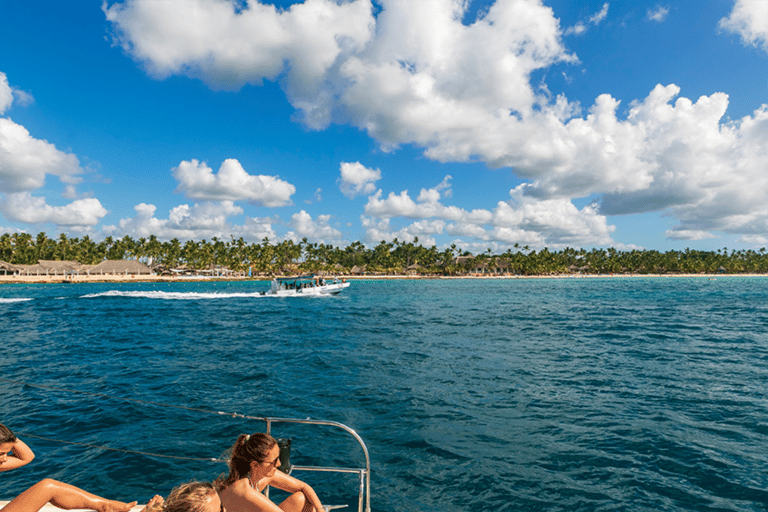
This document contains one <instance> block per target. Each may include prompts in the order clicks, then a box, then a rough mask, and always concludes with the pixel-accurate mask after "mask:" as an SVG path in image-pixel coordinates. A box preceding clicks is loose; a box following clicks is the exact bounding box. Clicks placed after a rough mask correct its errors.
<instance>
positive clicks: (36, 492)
mask: <svg viewBox="0 0 768 512" xmlns="http://www.w3.org/2000/svg"><path fill="white" fill-rule="evenodd" d="M49 502H50V503H51V504H53V505H55V506H57V507H59V508H63V509H66V510H70V509H73V508H85V509H90V510H96V511H97V512H128V510H130V509H131V507H133V506H134V505H136V502H135V501H134V502H133V503H123V502H121V501H112V500H107V499H104V498H102V497H100V496H96V495H95V494H91V493H89V492H87V491H84V490H82V489H80V488H78V487H75V486H74V485H69V484H65V483H63V482H59V481H57V480H53V479H51V478H46V479H45V480H41V481H39V482H37V483H36V484H35V485H33V486H32V487H30V488H29V489H27V490H26V491H24V492H23V493H21V494H19V495H18V496H17V497H16V498H14V499H13V500H12V501H11V502H10V503H8V505H6V506H5V507H3V508H2V510H1V512H38V511H39V510H40V509H41V508H43V507H44V506H45V504H46V503H49Z"/></svg>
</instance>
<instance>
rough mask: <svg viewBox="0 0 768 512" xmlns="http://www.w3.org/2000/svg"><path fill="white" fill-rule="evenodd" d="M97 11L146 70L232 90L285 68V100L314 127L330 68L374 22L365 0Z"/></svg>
mask: <svg viewBox="0 0 768 512" xmlns="http://www.w3.org/2000/svg"><path fill="white" fill-rule="evenodd" d="M102 9H103V10H104V13H105V14H106V17H107V20H109V21H110V22H112V24H113V27H114V29H115V34H114V36H115V40H116V42H117V43H118V44H120V45H121V46H122V48H123V49H124V50H125V51H126V52H127V53H128V54H130V55H131V56H133V57H134V58H135V59H136V60H138V61H140V62H141V63H142V64H143V65H144V66H146V68H147V70H148V71H149V73H151V74H152V75H155V76H157V77H160V78H162V77H166V76H169V75H172V74H181V75H187V76H190V77H195V78H200V79H202V80H203V81H205V82H206V83H208V84H209V85H210V86H212V87H213V88H217V89H229V90H233V89H238V88H240V87H241V86H243V85H244V84H261V83H262V80H264V79H268V80H274V79H277V78H279V77H280V76H281V75H283V74H284V75H285V80H284V83H285V84H286V89H287V92H288V93H289V95H290V97H291V98H292V101H294V102H295V103H296V104H298V105H304V107H305V108H303V111H304V113H305V115H306V119H307V122H311V123H313V124H317V125H324V124H327V123H328V115H329V112H328V111H327V108H326V107H327V102H328V101H330V100H331V98H329V97H328V96H327V90H326V89H325V88H324V87H326V86H327V85H328V84H329V83H331V81H330V80H329V76H328V74H329V72H330V70H331V68H332V67H333V66H334V65H335V64H336V63H337V61H338V59H339V58H340V56H341V55H344V54H348V53H350V52H352V51H357V50H359V49H360V48H361V47H362V46H363V45H364V44H365V43H366V42H367V41H368V40H369V39H370V37H371V36H372V33H373V27H374V18H373V7H372V5H371V2H370V1H369V0H354V1H348V2H337V1H336V0H307V1H305V2H303V3H300V4H294V5H292V6H291V7H290V8H288V9H285V10H282V9H281V10H278V9H277V8H276V7H275V6H274V5H271V4H266V3H260V2H257V1H249V2H247V4H246V5H244V6H242V8H238V7H237V6H236V4H235V3H234V2H229V1H221V0H164V1H162V2H158V1H156V0H126V1H125V2H122V3H115V4H113V5H112V6H107V4H106V2H104V4H103V7H102Z"/></svg>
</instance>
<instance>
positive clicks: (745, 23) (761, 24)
mask: <svg viewBox="0 0 768 512" xmlns="http://www.w3.org/2000/svg"><path fill="white" fill-rule="evenodd" d="M720 28H722V29H724V30H728V31H730V32H733V33H734V34H738V35H740V36H741V39H742V41H744V44H747V45H749V46H761V47H762V48H763V50H764V51H766V52H768V2H765V1H764V0H736V3H735V4H734V6H733V10H732V11H731V13H730V15H729V16H728V17H727V18H723V19H721V20H720Z"/></svg>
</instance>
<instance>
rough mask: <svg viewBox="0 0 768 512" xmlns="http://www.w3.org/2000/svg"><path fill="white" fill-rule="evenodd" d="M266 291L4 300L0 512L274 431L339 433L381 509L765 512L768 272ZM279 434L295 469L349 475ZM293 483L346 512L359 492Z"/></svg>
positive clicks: (175, 288)
mask: <svg viewBox="0 0 768 512" xmlns="http://www.w3.org/2000/svg"><path fill="white" fill-rule="evenodd" d="M268 286H269V283H267V282H253V281H251V282H213V281H211V282H184V283H173V284H167V283H163V284H154V283H129V284H62V285H3V286H0V422H2V423H4V424H6V425H8V426H9V427H10V428H12V429H13V430H14V431H16V432H17V433H18V434H19V436H20V437H21V438H22V439H24V440H25V441H26V442H27V443H28V444H29V445H30V446H31V447H32V448H33V450H34V451H35V452H36V454H37V458H36V460H35V461H34V462H32V463H31V464H30V465H28V466H26V467H24V468H22V469H19V470H16V471H12V472H9V473H3V474H2V475H0V499H10V498H12V497H14V496H16V494H18V493H19V492H20V491H21V490H23V489H24V488H26V487H27V486H29V485H31V484H32V483H34V482H36V481H37V480H39V479H41V478H44V477H53V478H56V479H59V480H62V481H65V482H69V483H72V484H75V485H78V486H81V487H84V488H86V489H88V490H91V491H93V492H96V493H98V494H102V495H105V496H107V497H111V498H116V499H122V500H126V501H128V500H134V499H136V500H139V501H144V502H145V501H146V500H147V499H149V498H150V497H151V496H153V495H154V494H156V493H159V494H163V495H167V493H168V491H169V490H170V489H171V488H172V487H173V486H175V485H177V484H179V483H182V482H186V481H189V480H192V479H198V480H211V479H213V478H215V477H216V476H218V475H220V474H221V473H223V472H224V471H225V469H226V466H225V465H224V464H223V463H222V462H220V460H218V459H219V457H220V456H221V455H222V454H223V453H224V452H225V450H226V449H227V448H228V447H229V446H230V445H231V444H232V443H233V442H234V440H235V438H236V437H237V435H238V434H240V433H250V432H256V431H264V428H265V425H264V423H263V422H261V421H259V420H257V419H252V418H258V417H266V416H270V417H288V418H314V419H322V420H330V421H335V422H340V423H343V424H345V425H348V426H349V427H351V428H353V429H355V431H357V433H358V434H359V435H360V436H361V437H362V438H363V439H364V440H365V442H366V444H367V446H368V449H369V451H370V456H371V468H372V471H371V507H372V510H374V511H377V512H384V511H395V512H400V511H425V512H426V511H430V512H431V511H470V510H471V511H512V510H542V511H582V510H583V511H608V510H610V511H614V510H617V511H625V510H626V511H667V510H669V511H673V510H674V511H679V510H691V511H693V510H696V511H701V510H712V511H715V510H717V511H726V510H727V511H737V510H739V511H741V510H766V509H768V278H764V277H718V278H717V279H714V280H713V279H708V278H707V277H695V278H684V277H674V278H663V277H631V278H593V279H589V278H568V279H504V280H461V279H456V280H356V281H353V282H352V285H351V286H350V288H348V289H347V290H345V291H344V292H343V293H342V294H341V295H338V296H335V297H297V298H276V297H269V296H262V295H260V292H261V291H265V290H267V289H268ZM218 412H222V413H225V414H217V413H218ZM234 413H237V414H234ZM238 414H239V415H245V416H250V417H251V418H244V417H242V416H238ZM274 428H275V429H274V431H273V433H274V434H275V435H276V437H290V438H291V440H292V452H291V461H292V462H293V464H297V465H305V466H310V465H312V466H359V465H361V464H364V459H363V457H362V450H361V449H360V448H359V447H358V446H357V444H356V443H354V442H352V443H350V442H349V438H348V437H347V436H344V435H339V434H338V433H337V432H336V431H335V430H332V429H325V428H319V429H310V428H304V426H302V425H298V426H295V425H286V426H285V427H279V428H278V426H275V427H274ZM106 448H109V449H106ZM294 476H297V477H299V478H302V479H304V480H306V481H307V482H309V483H311V484H312V485H313V487H314V488H315V489H316V490H317V491H318V494H319V495H320V497H321V499H322V500H323V501H324V502H325V503H327V504H340V503H349V505H350V507H349V509H346V510H350V511H353V510H356V509H357V506H356V505H357V504H356V499H357V477H356V476H354V475H334V474H327V473H309V472H303V473H294Z"/></svg>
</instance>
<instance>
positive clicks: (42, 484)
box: [34, 478, 61, 491]
mask: <svg viewBox="0 0 768 512" xmlns="http://www.w3.org/2000/svg"><path fill="white" fill-rule="evenodd" d="M34 487H36V488H37V489H39V490H46V491H53V490H56V489H58V488H59V487H61V482H59V481H58V480H54V479H53V478H43V479H42V480H40V481H39V482H37V483H36V484H35V485H34Z"/></svg>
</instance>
